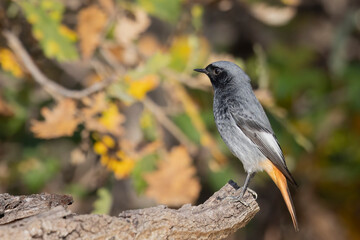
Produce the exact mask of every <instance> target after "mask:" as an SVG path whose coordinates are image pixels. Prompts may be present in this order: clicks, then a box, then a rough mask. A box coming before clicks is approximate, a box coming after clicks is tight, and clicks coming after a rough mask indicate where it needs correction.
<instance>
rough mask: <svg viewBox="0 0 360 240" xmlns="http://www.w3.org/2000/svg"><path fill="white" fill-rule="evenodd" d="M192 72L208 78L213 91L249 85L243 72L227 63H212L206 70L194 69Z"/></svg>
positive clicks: (248, 79)
mask: <svg viewBox="0 0 360 240" xmlns="http://www.w3.org/2000/svg"><path fill="white" fill-rule="evenodd" d="M194 71H196V72H200V73H205V74H206V75H207V76H208V77H209V78H210V81H211V83H212V85H213V87H214V89H218V88H226V87H227V86H233V85H236V86H241V85H242V84H247V85H248V84H249V83H250V78H249V77H248V76H247V75H246V74H245V72H244V71H243V70H242V69H241V68H240V67H239V66H238V65H236V64H235V63H232V62H228V61H218V62H213V63H211V64H209V65H208V66H207V67H206V68H203V69H201V68H200V69H194Z"/></svg>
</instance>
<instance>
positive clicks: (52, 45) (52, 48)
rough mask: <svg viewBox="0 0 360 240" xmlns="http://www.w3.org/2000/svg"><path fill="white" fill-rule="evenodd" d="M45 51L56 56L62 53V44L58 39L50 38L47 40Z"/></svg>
mask: <svg viewBox="0 0 360 240" xmlns="http://www.w3.org/2000/svg"><path fill="white" fill-rule="evenodd" d="M45 51H46V52H47V53H48V54H49V56H51V57H54V56H56V55H57V54H58V53H60V46H59V44H58V43H57V42H56V41H54V40H48V41H46V42H45Z"/></svg>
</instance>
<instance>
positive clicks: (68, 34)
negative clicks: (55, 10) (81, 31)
mask: <svg viewBox="0 0 360 240" xmlns="http://www.w3.org/2000/svg"><path fill="white" fill-rule="evenodd" d="M59 32H60V34H61V35H63V36H64V37H67V38H68V39H69V40H70V41H73V42H75V41H76V40H77V35H76V32H74V31H73V30H71V29H70V28H68V27H67V26H65V25H63V24H61V25H60V26H59Z"/></svg>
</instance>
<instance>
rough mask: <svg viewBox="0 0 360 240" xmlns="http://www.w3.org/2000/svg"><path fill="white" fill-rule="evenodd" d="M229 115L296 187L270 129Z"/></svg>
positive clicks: (241, 117) (244, 118)
mask: <svg viewBox="0 0 360 240" xmlns="http://www.w3.org/2000/svg"><path fill="white" fill-rule="evenodd" d="M231 115H232V117H233V119H234V120H235V122H236V125H237V126H238V127H239V128H240V129H241V131H242V132H243V133H244V134H245V135H246V136H247V137H248V138H249V139H250V140H251V141H252V142H253V143H254V144H255V145H256V146H257V147H258V148H259V150H260V151H261V152H262V154H264V156H265V157H267V158H268V159H269V160H270V161H271V162H272V163H273V164H274V165H275V166H276V167H277V168H278V169H279V170H280V172H281V173H282V174H284V175H285V177H286V178H287V179H288V180H289V181H290V182H291V183H292V184H294V185H297V184H296V182H295V180H294V178H293V177H292V176H291V173H290V172H289V170H288V168H287V167H286V163H285V159H284V155H283V152H282V150H281V148H280V145H279V142H278V141H277V139H276V137H275V135H274V133H273V131H272V129H271V128H269V127H266V126H264V125H262V124H261V123H258V122H256V121H254V120H252V119H249V118H246V117H244V116H241V115H240V114H236V113H231Z"/></svg>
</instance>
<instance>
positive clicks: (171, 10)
mask: <svg viewBox="0 0 360 240" xmlns="http://www.w3.org/2000/svg"><path fill="white" fill-rule="evenodd" d="M137 2H138V4H139V5H140V6H141V7H142V8H143V9H144V10H145V11H146V12H148V13H149V14H151V15H153V16H155V17H157V18H160V19H161V20H164V21H167V22H171V23H175V22H176V21H177V20H178V19H179V16H180V12H181V0H170V1H169V0H138V1H137Z"/></svg>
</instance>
